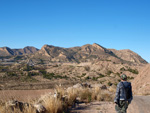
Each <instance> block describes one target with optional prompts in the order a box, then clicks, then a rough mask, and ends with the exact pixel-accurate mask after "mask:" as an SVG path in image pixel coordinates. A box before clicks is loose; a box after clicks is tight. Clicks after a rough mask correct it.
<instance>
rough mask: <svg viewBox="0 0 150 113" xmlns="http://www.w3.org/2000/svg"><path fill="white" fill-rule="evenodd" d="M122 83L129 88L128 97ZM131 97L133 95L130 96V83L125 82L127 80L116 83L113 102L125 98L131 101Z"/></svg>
mask: <svg viewBox="0 0 150 113" xmlns="http://www.w3.org/2000/svg"><path fill="white" fill-rule="evenodd" d="M122 83H123V84H124V86H125V87H130V88H131V93H130V95H131V97H130V99H127V98H126V93H125V88H124V86H123V84H122ZM132 99H133V96H132V86H131V83H130V82H127V81H123V82H119V83H118V85H117V91H116V96H115V99H114V102H115V103H117V102H118V101H119V100H125V101H128V103H131V101H132Z"/></svg>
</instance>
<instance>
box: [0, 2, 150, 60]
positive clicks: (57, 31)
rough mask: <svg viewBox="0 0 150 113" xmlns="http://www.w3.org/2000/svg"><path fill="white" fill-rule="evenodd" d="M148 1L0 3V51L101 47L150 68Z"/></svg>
mask: <svg viewBox="0 0 150 113" xmlns="http://www.w3.org/2000/svg"><path fill="white" fill-rule="evenodd" d="M149 6H150V1H149V0H0V47H3V46H8V47H10V48H23V47H25V46H34V47H37V48H41V47H42V46H43V45H44V44H48V45H54V46H60V47H74V46H82V45H84V44H93V43H98V44H100V45H102V46H104V47H106V48H114V49H117V50H120V49H131V50H132V51H134V52H136V53H138V54H139V55H141V56H142V57H143V58H144V59H145V60H147V61H148V62H150V52H149V42H150V7H149Z"/></svg>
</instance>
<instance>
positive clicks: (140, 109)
mask: <svg viewBox="0 0 150 113" xmlns="http://www.w3.org/2000/svg"><path fill="white" fill-rule="evenodd" d="M114 106H115V104H114V103H112V102H92V103H89V104H84V103H83V104H79V105H78V106H77V107H76V108H74V109H73V110H72V112H71V113H116V111H115V108H114ZM127 113H150V96H134V99H133V101H132V103H131V104H130V105H129V108H128V111H127Z"/></svg>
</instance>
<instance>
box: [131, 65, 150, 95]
mask: <svg viewBox="0 0 150 113" xmlns="http://www.w3.org/2000/svg"><path fill="white" fill-rule="evenodd" d="M132 84H133V91H134V92H135V93H136V94H141V95H142V94H145V95H148V94H150V90H149V89H150V64H147V65H146V66H145V67H143V69H141V72H140V73H139V75H137V77H136V78H135V79H134V81H133V83H132Z"/></svg>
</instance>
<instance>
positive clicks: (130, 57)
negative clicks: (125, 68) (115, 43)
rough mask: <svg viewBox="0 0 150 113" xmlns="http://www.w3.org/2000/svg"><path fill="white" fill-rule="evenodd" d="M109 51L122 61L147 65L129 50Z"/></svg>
mask: <svg viewBox="0 0 150 113" xmlns="http://www.w3.org/2000/svg"><path fill="white" fill-rule="evenodd" d="M110 50H111V51H112V52H113V53H114V54H116V55H117V56H118V57H119V58H121V59H123V60H126V61H130V62H134V63H138V64H140V63H144V64H146V63H147V62H146V61H145V60H144V59H143V58H142V57H141V56H139V55H138V54H137V53H135V52H133V51H131V50H129V49H124V50H115V49H110Z"/></svg>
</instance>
